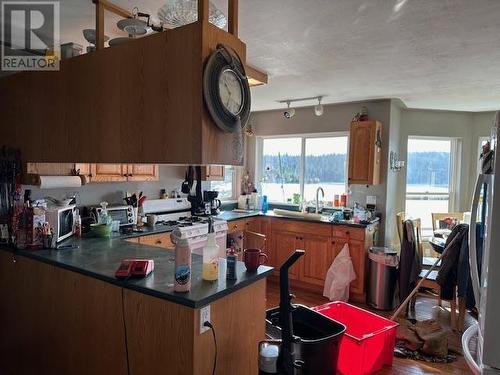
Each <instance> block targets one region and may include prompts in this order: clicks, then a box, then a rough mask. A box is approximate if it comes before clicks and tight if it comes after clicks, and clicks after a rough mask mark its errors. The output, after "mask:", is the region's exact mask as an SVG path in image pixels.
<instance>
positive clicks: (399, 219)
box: [396, 212, 424, 257]
mask: <svg viewBox="0 0 500 375" xmlns="http://www.w3.org/2000/svg"><path fill="white" fill-rule="evenodd" d="M406 220H411V221H412V223H413V228H414V229H415V239H416V242H417V251H418V253H419V255H420V257H423V256H424V250H423V246H422V220H421V219H420V218H415V219H414V218H412V217H411V216H410V215H408V214H407V213H406V212H399V213H397V214H396V224H397V227H398V236H399V242H400V243H401V241H402V240H403V223H404V222H405V221H406Z"/></svg>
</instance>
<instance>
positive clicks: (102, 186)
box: [24, 165, 185, 205]
mask: <svg viewBox="0 0 500 375" xmlns="http://www.w3.org/2000/svg"><path fill="white" fill-rule="evenodd" d="M184 173H185V167H180V166H167V165H161V166H160V180H159V181H155V182H113V183H94V184H88V185H84V186H82V187H80V188H72V189H40V188H38V187H35V186H24V188H27V189H31V191H32V197H33V198H34V199H38V198H44V197H46V196H52V197H54V198H63V197H66V196H69V195H73V194H75V193H76V194H77V203H78V204H79V205H95V204H99V203H100V202H102V201H107V202H109V203H116V204H124V202H123V197H124V196H125V192H126V191H130V192H138V191H143V193H144V194H145V195H146V196H147V197H148V198H150V199H156V198H159V194H160V190H161V189H166V190H167V191H168V192H170V191H171V190H175V189H180V187H181V183H182V181H183V180H184Z"/></svg>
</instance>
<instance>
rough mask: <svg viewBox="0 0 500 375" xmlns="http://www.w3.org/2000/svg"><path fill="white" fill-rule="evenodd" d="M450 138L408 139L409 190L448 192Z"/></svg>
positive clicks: (407, 186)
mask: <svg viewBox="0 0 500 375" xmlns="http://www.w3.org/2000/svg"><path fill="white" fill-rule="evenodd" d="M450 151H451V141H450V140H430V139H408V159H407V160H408V163H407V168H408V169H407V174H406V188H407V189H406V191H407V192H432V193H447V192H449V185H450Z"/></svg>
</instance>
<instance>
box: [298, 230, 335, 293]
mask: <svg viewBox="0 0 500 375" xmlns="http://www.w3.org/2000/svg"><path fill="white" fill-rule="evenodd" d="M302 238H303V240H302V242H303V248H304V250H305V251H306V253H305V255H304V256H303V257H302V258H303V267H302V274H301V275H300V280H302V281H304V282H306V283H309V284H314V285H318V286H323V285H324V284H325V278H326V273H327V271H328V269H329V268H330V266H331V264H332V262H333V259H335V254H334V252H333V249H332V241H331V238H330V237H324V236H311V235H304V236H303V237H302Z"/></svg>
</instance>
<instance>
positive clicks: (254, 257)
mask: <svg viewBox="0 0 500 375" xmlns="http://www.w3.org/2000/svg"><path fill="white" fill-rule="evenodd" d="M243 262H245V267H246V268H247V271H250V272H253V271H256V270H257V268H259V266H260V265H262V264H264V263H266V262H267V255H266V254H264V253H263V252H262V251H261V250H260V249H246V250H245V251H244V252H243Z"/></svg>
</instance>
